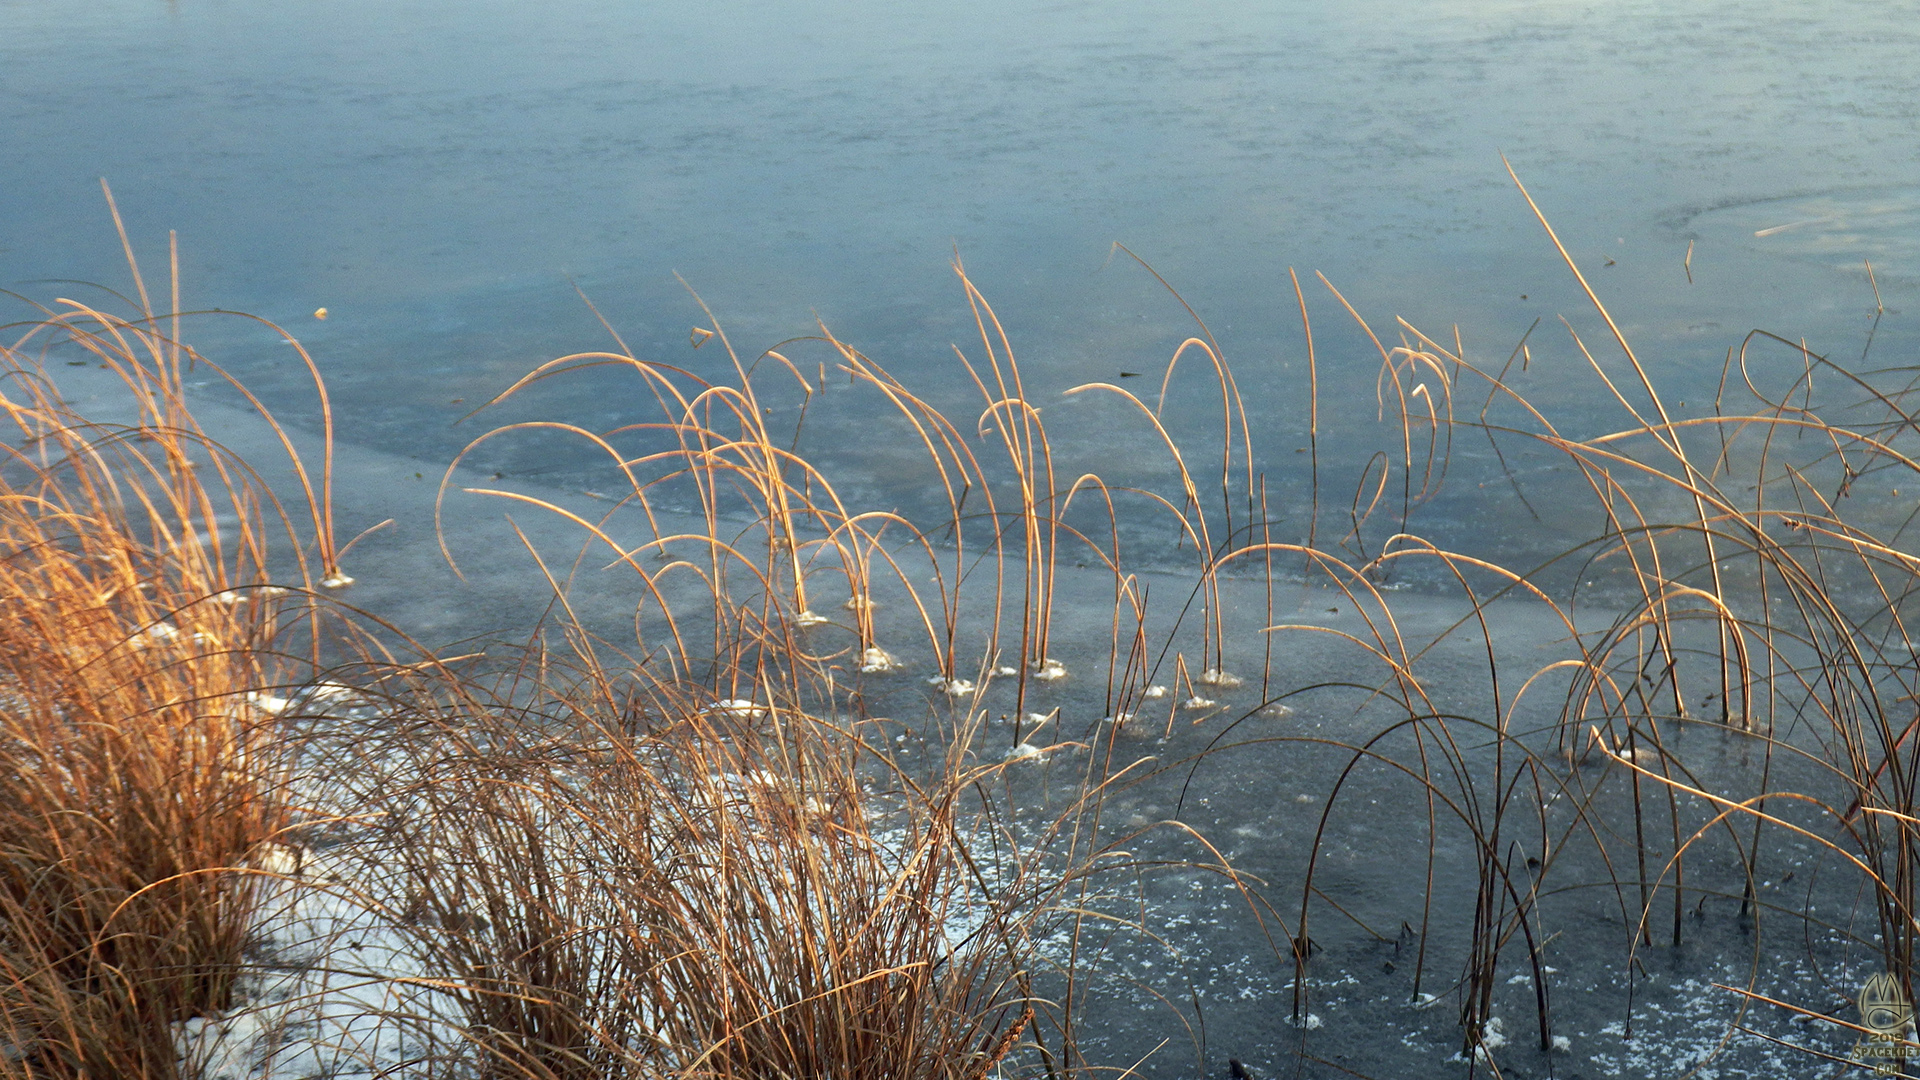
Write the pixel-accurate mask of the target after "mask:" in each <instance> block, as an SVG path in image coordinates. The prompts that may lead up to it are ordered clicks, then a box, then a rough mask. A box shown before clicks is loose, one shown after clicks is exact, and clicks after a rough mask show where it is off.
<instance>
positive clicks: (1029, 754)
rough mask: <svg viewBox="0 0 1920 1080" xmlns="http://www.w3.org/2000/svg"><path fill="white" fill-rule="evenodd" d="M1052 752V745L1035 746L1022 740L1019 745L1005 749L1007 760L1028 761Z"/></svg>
mask: <svg viewBox="0 0 1920 1080" xmlns="http://www.w3.org/2000/svg"><path fill="white" fill-rule="evenodd" d="M1052 752H1053V747H1051V746H1035V745H1033V744H1032V743H1027V742H1023V743H1021V744H1020V745H1018V746H1016V747H1014V748H1013V749H1011V750H1009V751H1007V760H1008V761H1028V760H1032V759H1036V758H1043V757H1046V756H1047V755H1048V754H1049V753H1052Z"/></svg>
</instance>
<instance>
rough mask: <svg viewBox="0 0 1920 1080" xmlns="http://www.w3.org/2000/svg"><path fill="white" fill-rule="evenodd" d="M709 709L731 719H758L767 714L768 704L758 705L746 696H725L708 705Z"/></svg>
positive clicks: (717, 714) (716, 714)
mask: <svg viewBox="0 0 1920 1080" xmlns="http://www.w3.org/2000/svg"><path fill="white" fill-rule="evenodd" d="M707 711H708V712H709V713H712V714H713V715H715V716H724V717H726V718H727V719H729V720H758V719H760V718H762V717H764V716H766V715H767V707H766V706H764V705H756V704H754V703H753V702H751V701H748V700H747V699H745V698H723V699H721V700H719V701H716V702H714V703H713V704H712V705H710V706H708V707H707Z"/></svg>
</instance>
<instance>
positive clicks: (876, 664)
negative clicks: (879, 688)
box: [860, 645, 900, 675]
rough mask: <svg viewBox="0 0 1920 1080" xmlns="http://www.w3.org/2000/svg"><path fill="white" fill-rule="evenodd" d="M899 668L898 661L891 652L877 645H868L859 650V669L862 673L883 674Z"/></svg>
mask: <svg viewBox="0 0 1920 1080" xmlns="http://www.w3.org/2000/svg"><path fill="white" fill-rule="evenodd" d="M898 670H900V661H898V660H896V659H894V656H893V654H892V653H890V652H888V651H887V650H885V649H883V648H881V647H880V646H878V645H869V646H867V647H866V648H865V649H862V650H861V651H860V671H861V674H864V675H885V674H886V673H888V672H890V671H898Z"/></svg>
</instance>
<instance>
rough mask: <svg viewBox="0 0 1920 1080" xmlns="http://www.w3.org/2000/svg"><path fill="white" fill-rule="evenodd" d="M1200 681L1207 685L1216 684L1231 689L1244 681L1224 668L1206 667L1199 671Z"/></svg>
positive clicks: (1223, 688)
mask: <svg viewBox="0 0 1920 1080" xmlns="http://www.w3.org/2000/svg"><path fill="white" fill-rule="evenodd" d="M1200 681H1201V682H1202V683H1205V684H1206V685H1208V686H1218V687H1220V688H1221V689H1222V690H1231V689H1233V688H1234V687H1236V686H1239V685H1240V684H1241V683H1242V682H1244V681H1246V680H1244V679H1242V678H1240V676H1238V675H1235V674H1233V673H1232V672H1229V671H1227V670H1226V669H1224V668H1217V667H1213V668H1208V669H1207V670H1205V671H1203V672H1201V673H1200Z"/></svg>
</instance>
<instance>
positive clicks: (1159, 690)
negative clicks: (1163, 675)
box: [1140, 683, 1167, 701]
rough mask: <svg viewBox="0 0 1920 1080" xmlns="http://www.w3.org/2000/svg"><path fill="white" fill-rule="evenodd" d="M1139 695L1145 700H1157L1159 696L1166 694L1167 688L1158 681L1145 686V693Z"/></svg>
mask: <svg viewBox="0 0 1920 1080" xmlns="http://www.w3.org/2000/svg"><path fill="white" fill-rule="evenodd" d="M1140 696H1141V697H1142V698H1143V699H1145V700H1147V701H1159V700H1160V699H1161V698H1163V697H1166V696H1167V688H1166V687H1164V686H1161V685H1160V684H1159V683H1155V684H1154V685H1152V686H1149V687H1147V691H1146V693H1144V694H1141V695H1140Z"/></svg>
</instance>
